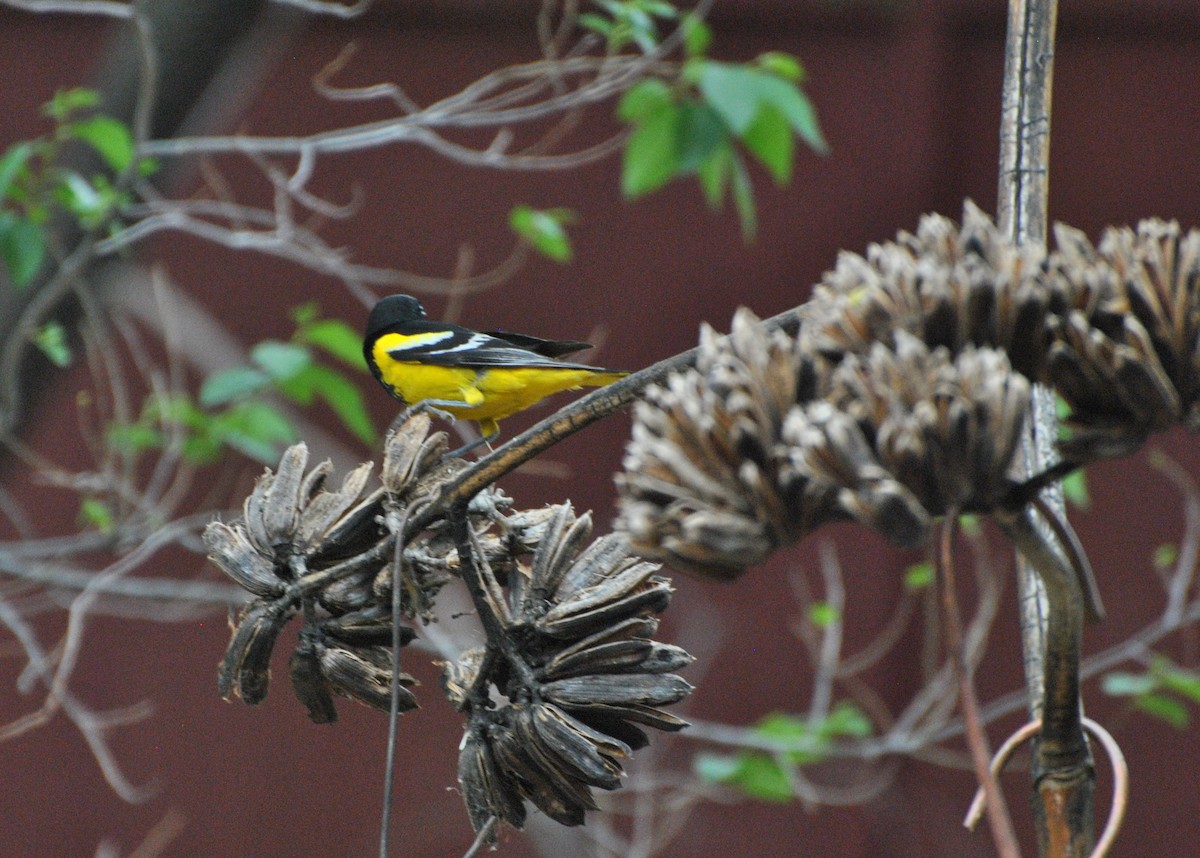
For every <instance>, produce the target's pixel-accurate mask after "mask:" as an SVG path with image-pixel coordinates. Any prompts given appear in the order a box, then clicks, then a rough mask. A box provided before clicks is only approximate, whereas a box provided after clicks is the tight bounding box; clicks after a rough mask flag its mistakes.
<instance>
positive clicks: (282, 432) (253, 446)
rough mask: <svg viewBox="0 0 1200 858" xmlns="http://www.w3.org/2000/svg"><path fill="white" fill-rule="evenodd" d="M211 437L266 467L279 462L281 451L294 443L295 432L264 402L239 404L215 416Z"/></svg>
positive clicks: (289, 423)
mask: <svg viewBox="0 0 1200 858" xmlns="http://www.w3.org/2000/svg"><path fill="white" fill-rule="evenodd" d="M211 428H212V436H213V437H214V438H216V439H218V440H219V441H221V442H223V443H225V444H228V445H229V446H230V447H233V448H234V449H235V450H238V451H240V452H242V453H244V454H246V455H247V456H249V457H250V458H252V459H257V460H258V461H260V462H262V463H264V464H266V465H274V464H275V463H276V462H278V460H279V448H280V447H281V446H282V445H283V444H286V443H289V442H291V441H293V440H294V439H295V437H296V430H295V429H294V428H293V426H292V424H291V422H290V421H289V420H288V419H287V418H286V417H285V416H284V415H283V414H282V413H281V412H280V411H278V410H277V409H275V408H273V407H272V406H270V405H268V404H266V403H265V402H259V401H253V402H239V403H237V404H236V405H234V406H232V407H231V408H229V409H228V410H226V411H224V412H222V413H221V414H218V415H216V416H215V417H214V418H213V422H212V427H211Z"/></svg>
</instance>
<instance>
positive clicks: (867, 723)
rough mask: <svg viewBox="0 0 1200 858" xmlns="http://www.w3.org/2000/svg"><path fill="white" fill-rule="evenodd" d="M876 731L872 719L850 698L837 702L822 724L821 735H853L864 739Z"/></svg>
mask: <svg viewBox="0 0 1200 858" xmlns="http://www.w3.org/2000/svg"><path fill="white" fill-rule="evenodd" d="M874 731H875V730H874V727H873V725H872V724H871V719H870V718H868V717H867V716H866V714H865V713H864V712H863V711H862V710H861V709H859V708H858V706H856V705H855V704H853V703H851V702H850V701H849V700H842V701H840V702H839V703H837V704H836V705H835V706H834V707H833V709H832V710H830V712H829V715H828V716H826V718H825V720H824V722H822V724H821V735H823V736H829V737H835V736H853V737H854V738H856V739H864V738H866V737H867V736H870V735H871V734H872V733H873V732H874Z"/></svg>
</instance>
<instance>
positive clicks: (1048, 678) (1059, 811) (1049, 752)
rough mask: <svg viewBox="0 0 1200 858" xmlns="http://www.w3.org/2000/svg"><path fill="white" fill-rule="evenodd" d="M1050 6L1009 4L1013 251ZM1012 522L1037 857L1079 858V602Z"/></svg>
mask: <svg viewBox="0 0 1200 858" xmlns="http://www.w3.org/2000/svg"><path fill="white" fill-rule="evenodd" d="M1057 5H1058V4H1057V1H1056V0H1010V3H1009V21H1008V39H1007V42H1006V49H1005V69H1004V85H1003V87H1004V88H1003V95H1002V102H1003V103H1002V107H1001V124H1000V182H999V191H998V195H997V212H996V219H997V222H998V224H999V226H1000V229H1001V230H1002V231H1003V232H1005V233H1006V234H1007V235H1008V236H1009V238H1010V239H1011V240H1012V241H1013V242H1014V243H1015V244H1026V243H1037V244H1042V245H1044V244H1045V243H1046V223H1047V214H1046V209H1047V189H1048V187H1049V164H1050V159H1049V153H1050V104H1051V84H1052V81H1053V66H1054V36H1055V23H1056V19H1057V12H1058V9H1057ZM1032 413H1033V420H1032V421H1031V431H1030V433H1029V435H1028V436H1027V438H1026V439H1025V443H1024V445H1023V452H1024V467H1025V473H1026V474H1027V475H1028V474H1032V473H1036V472H1039V471H1042V470H1044V469H1045V468H1046V467H1048V466H1049V465H1050V464H1052V462H1053V461H1054V459H1055V458H1056V455H1055V451H1054V446H1053V445H1054V441H1055V438H1056V437H1057V432H1058V427H1057V419H1056V417H1055V409H1054V400H1053V397H1052V395H1051V393H1050V391H1048V390H1046V389H1045V388H1042V387H1040V386H1039V387H1037V388H1035V390H1034V394H1033V403H1032ZM1045 500H1046V502H1047V505H1048V507H1049V509H1050V511H1051V512H1052V513H1053V514H1055V515H1057V516H1058V517H1059V518H1060V519H1061V520H1062V521H1063V522H1064V523H1065V520H1066V516H1065V509H1064V504H1063V499H1062V493H1061V491H1060V490H1057V489H1055V490H1054V491H1053V492H1049V493H1048V494H1047V496H1046V497H1045ZM1014 524H1015V525H1016V531H1017V533H1016V534H1012V533H1011V531H1010V535H1016V536H1019V539H1017V541H1018V543H1024V545H1023V546H1022V547H1023V549H1024V551H1023V553H1028V554H1032V555H1035V556H1030V557H1029V559H1030V560H1031V561H1033V563H1027V562H1022V563H1021V564H1020V571H1019V586H1020V600H1021V628H1022V640H1023V644H1024V651H1025V675H1026V682H1027V685H1028V689H1029V699H1030V710H1031V713H1032V714H1033V716H1034V717H1042V716H1043V714H1044V715H1045V719H1044V727H1043V730H1042V736H1041V739H1040V740H1039V741H1038V743H1037V745H1036V751H1035V758H1034V789H1035V793H1034V796H1033V801H1034V807H1035V820H1036V822H1037V825H1038V845H1039V851H1040V853H1041V854H1042V855H1043V856H1054V858H1059V856H1074V855H1086V854H1088V853H1089V852H1090V849H1091V845H1092V827H1091V826H1092V823H1091V806H1092V791H1093V789H1094V777H1093V771H1092V767H1091V759H1090V756H1089V754H1088V751H1087V743H1086V740H1085V739H1084V736H1083V732H1082V728H1081V726H1080V712H1079V703H1078V694H1079V680H1078V662H1079V639H1080V635H1081V624H1082V616H1083V614H1082V609H1081V606H1080V594H1079V590H1078V587H1077V586H1075V582H1074V580H1073V579H1072V580H1070V581H1064V580H1063V579H1062V576H1063V570H1064V568H1065V567H1064V565H1063V563H1062V561H1061V552H1056V551H1055V550H1054V548H1053V546H1054V542H1053V537H1052V536H1050V535H1049V534H1047V533H1046V532H1044V531H1041V530H1035V528H1037V527H1038V525H1036V524H1034V523H1032V522H1031V521H1029V520H1028V519H1027V518H1025V517H1023V516H1022V517H1020V519H1019V521H1016V522H1014ZM1035 567H1036V568H1035ZM1067 577H1068V578H1069V577H1070V576H1069V575H1068V576H1067ZM1043 579H1044V580H1043ZM1047 587H1049V590H1050V592H1049V593H1047ZM1048 596H1049V598H1048Z"/></svg>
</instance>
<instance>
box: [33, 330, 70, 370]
mask: <svg viewBox="0 0 1200 858" xmlns="http://www.w3.org/2000/svg"><path fill="white" fill-rule="evenodd" d="M33 344H34V345H35V346H37V347H38V348H39V349H41V350H42V353H43V354H45V355H46V357H48V358H50V361H51V363H53V364H54V365H55V366H59V367H65V366H68V365H69V364H70V363H71V348H70V346H68V345H67V332H66V329H65V328H63V326H62V325H60V324H59V323H58V322H55V321H49V322H47V323H46V324H44V325H42V326H41V327H40V328H39V329H38V331H37V333H35V334H34V335H33Z"/></svg>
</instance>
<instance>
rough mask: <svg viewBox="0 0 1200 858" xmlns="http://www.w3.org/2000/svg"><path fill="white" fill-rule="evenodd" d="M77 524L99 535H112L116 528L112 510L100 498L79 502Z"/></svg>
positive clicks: (85, 499)
mask: <svg viewBox="0 0 1200 858" xmlns="http://www.w3.org/2000/svg"><path fill="white" fill-rule="evenodd" d="M79 524H80V526H82V527H85V528H91V529H92V530H98V531H99V532H100V533H112V532H113V530H114V529H115V528H116V523H115V521H114V520H113V513H112V508H111V507H110V506H109V505H108V503H106V502H105V501H103V500H101V499H100V498H84V499H83V500H82V501H81V502H80V504H79Z"/></svg>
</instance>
